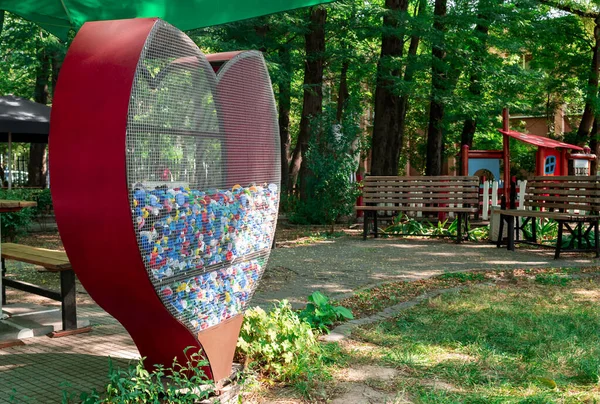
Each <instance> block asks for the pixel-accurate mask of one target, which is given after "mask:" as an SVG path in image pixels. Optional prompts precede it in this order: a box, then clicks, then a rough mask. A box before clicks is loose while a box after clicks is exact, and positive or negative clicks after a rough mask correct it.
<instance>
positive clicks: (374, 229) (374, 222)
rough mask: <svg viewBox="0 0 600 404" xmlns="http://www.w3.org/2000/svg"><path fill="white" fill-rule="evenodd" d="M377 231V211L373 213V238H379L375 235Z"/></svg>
mask: <svg viewBox="0 0 600 404" xmlns="http://www.w3.org/2000/svg"><path fill="white" fill-rule="evenodd" d="M377 230H379V229H378V227H377V211H376V210H374V211H373V231H374V232H375V235H374V236H373V237H374V238H378V237H379V235H378V234H377Z"/></svg>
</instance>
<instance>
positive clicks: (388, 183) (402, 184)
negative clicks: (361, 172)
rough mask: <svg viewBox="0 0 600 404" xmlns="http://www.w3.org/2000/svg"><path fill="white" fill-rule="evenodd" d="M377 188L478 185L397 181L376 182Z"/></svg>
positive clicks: (366, 185) (470, 184)
mask: <svg viewBox="0 0 600 404" xmlns="http://www.w3.org/2000/svg"><path fill="white" fill-rule="evenodd" d="M371 184H372V183H369V182H365V183H364V186H365V187H368V186H369V185H371ZM377 186H389V187H398V188H401V187H406V186H428V187H444V188H452V187H456V188H462V187H465V186H477V187H479V183H477V184H475V183H473V182H471V181H469V182H465V183H455V182H445V181H410V182H405V183H402V182H399V181H389V182H382V181H380V182H377Z"/></svg>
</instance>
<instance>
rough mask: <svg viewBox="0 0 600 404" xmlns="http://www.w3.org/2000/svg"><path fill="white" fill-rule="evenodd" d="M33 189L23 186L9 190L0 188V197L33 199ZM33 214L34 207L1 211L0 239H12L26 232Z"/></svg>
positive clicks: (19, 199) (23, 199)
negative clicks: (0, 232)
mask: <svg viewBox="0 0 600 404" xmlns="http://www.w3.org/2000/svg"><path fill="white" fill-rule="evenodd" d="M34 191H35V190H31V189H24V188H16V189H12V190H10V191H9V190H8V189H0V199H9V200H17V201H33V200H35V199H34V196H33V195H34ZM34 215H35V210H34V208H25V209H22V210H20V211H18V212H7V213H2V222H1V223H2V227H1V231H2V239H3V240H8V241H13V240H15V239H16V238H18V237H19V236H22V235H25V234H27V231H28V230H29V226H30V225H31V221H32V220H33V217H34Z"/></svg>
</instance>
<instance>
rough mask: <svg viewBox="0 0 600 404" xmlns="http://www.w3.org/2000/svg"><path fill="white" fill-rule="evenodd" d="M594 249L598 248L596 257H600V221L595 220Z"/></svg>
mask: <svg viewBox="0 0 600 404" xmlns="http://www.w3.org/2000/svg"><path fill="white" fill-rule="evenodd" d="M594 244H595V245H594V249H595V250H596V258H599V257H600V234H598V221H597V220H596V221H595V222H594Z"/></svg>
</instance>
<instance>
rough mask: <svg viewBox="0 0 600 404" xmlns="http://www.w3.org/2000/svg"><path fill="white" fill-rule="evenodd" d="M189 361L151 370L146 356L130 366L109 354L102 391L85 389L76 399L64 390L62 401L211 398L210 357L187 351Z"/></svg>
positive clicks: (88, 403) (91, 403) (90, 403)
mask: <svg viewBox="0 0 600 404" xmlns="http://www.w3.org/2000/svg"><path fill="white" fill-rule="evenodd" d="M185 356H186V359H187V361H186V363H185V364H180V363H178V362H177V360H176V359H175V360H173V365H172V366H171V367H170V368H164V367H163V366H161V365H155V369H154V370H153V371H152V372H148V371H147V370H146V369H145V368H144V363H143V359H140V361H139V362H138V363H137V365H131V366H129V368H127V369H118V368H114V366H113V364H112V361H110V358H109V372H108V378H109V383H108V385H107V386H106V388H105V390H104V391H103V392H101V393H99V392H97V391H96V390H93V391H92V392H91V393H82V394H81V395H80V397H79V399H80V400H74V399H73V397H71V395H70V394H69V393H68V392H66V391H63V402H72V401H78V402H81V403H82V404H96V403H149V402H151V403H159V402H166V403H194V402H197V401H198V400H202V399H205V398H208V397H209V395H210V394H211V393H212V392H213V391H214V386H213V382H212V381H211V380H208V379H207V377H206V375H205V373H204V371H203V370H202V367H204V366H208V361H206V360H205V359H203V358H202V357H201V354H199V353H194V354H192V355H190V356H188V355H187V349H186V352H185Z"/></svg>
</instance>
